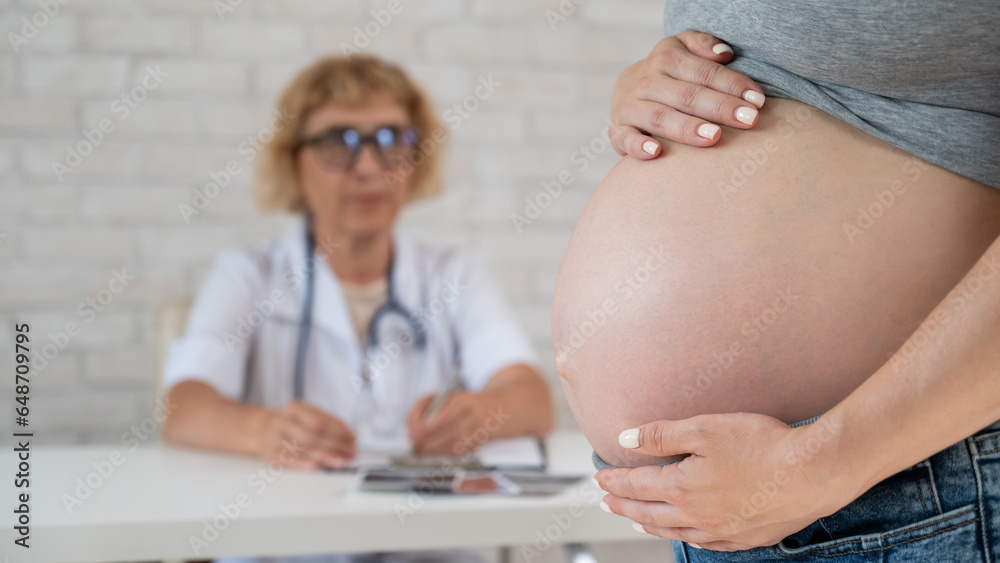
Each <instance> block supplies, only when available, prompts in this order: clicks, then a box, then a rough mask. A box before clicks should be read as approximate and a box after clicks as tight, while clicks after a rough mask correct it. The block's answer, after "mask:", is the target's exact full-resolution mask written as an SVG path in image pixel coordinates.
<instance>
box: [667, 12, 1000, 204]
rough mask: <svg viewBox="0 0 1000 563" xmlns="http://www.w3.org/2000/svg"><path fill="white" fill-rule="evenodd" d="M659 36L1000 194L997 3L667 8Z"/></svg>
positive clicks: (776, 93) (999, 23)
mask: <svg viewBox="0 0 1000 563" xmlns="http://www.w3.org/2000/svg"><path fill="white" fill-rule="evenodd" d="M664 28H665V31H666V34H667V35H668V36H669V35H674V34H677V33H680V32H681V31H684V30H685V29H695V30H698V31H702V32H705V33H710V34H712V35H714V36H716V37H718V38H720V39H722V40H723V41H725V42H726V43H728V44H729V45H730V46H732V48H733V51H734V53H735V57H734V59H733V61H732V62H731V63H729V65H728V66H729V68H731V69H732V70H734V71H736V72H739V73H740V74H743V75H746V76H748V77H750V78H751V79H753V80H754V81H755V82H757V84H759V85H760V87H761V88H763V90H764V93H765V94H767V95H769V96H776V97H780V98H790V99H793V100H798V101H801V102H803V103H806V104H809V105H811V106H814V107H816V108H819V109H821V110H823V111H825V112H827V113H829V114H830V115H833V116H834V117H837V118H839V119H841V120H843V121H845V122H847V123H849V124H851V125H854V126H855V127H857V128H859V129H861V130H863V131H865V132H867V133H870V134H871V135H874V136H875V137H878V138H879V139H882V140H883V141H886V142H888V143H890V144H892V145H895V146H896V147H899V148H900V149H902V150H904V151H907V152H909V153H911V154H914V155H916V156H919V157H920V158H923V159H924V160H927V161H928V162H932V163H934V164H937V165H938V166H941V167H942V168H946V169H948V170H952V171H954V172H957V173H958V174H961V175H963V176H967V177H969V178H972V179H974V180H978V181H980V182H983V183H984V184H988V185H990V186H993V187H995V188H1000V56H997V53H998V52H1000V2H998V1H996V0H947V1H940V2H938V1H934V0H913V1H899V0H897V1H885V0H880V1H877V2H857V1H847V0H790V1H788V2H764V1H747V0H686V1H676V0H668V1H667V5H666V9H665V10H664Z"/></svg>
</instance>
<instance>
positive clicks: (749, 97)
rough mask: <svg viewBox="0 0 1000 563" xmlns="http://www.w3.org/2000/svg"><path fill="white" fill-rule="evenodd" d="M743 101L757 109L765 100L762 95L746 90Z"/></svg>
mask: <svg viewBox="0 0 1000 563" xmlns="http://www.w3.org/2000/svg"><path fill="white" fill-rule="evenodd" d="M743 99H744V100H746V101H748V102H750V103H751V104H753V105H755V106H757V107H760V106H762V105H764V100H765V99H766V98H764V94H761V93H760V92H758V91H756V90H747V91H746V92H743Z"/></svg>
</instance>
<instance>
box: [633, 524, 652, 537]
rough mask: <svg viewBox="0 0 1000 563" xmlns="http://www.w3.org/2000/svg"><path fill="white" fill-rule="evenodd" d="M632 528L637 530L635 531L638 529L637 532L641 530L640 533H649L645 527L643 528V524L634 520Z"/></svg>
mask: <svg viewBox="0 0 1000 563" xmlns="http://www.w3.org/2000/svg"><path fill="white" fill-rule="evenodd" d="M632 529H633V530H635V531H637V532H639V533H640V534H648V533H649V532H647V531H646V530H645V529H643V527H642V524H640V523H638V522H632Z"/></svg>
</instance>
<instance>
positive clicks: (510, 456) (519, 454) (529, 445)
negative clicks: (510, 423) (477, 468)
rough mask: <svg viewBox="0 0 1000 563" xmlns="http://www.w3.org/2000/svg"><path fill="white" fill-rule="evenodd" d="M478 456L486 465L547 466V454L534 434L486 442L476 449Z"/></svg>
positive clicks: (538, 467) (480, 461)
mask: <svg viewBox="0 0 1000 563" xmlns="http://www.w3.org/2000/svg"><path fill="white" fill-rule="evenodd" d="M476 457H478V458H479V463H481V464H483V465H484V466H486V467H500V468H505V467H518V468H529V469H530V468H537V469H541V468H543V467H545V455H544V454H543V453H542V448H541V445H540V444H539V442H538V439H537V438H534V437H532V436H525V437H523V438H505V439H502V440H492V441H490V442H486V443H485V444H483V445H482V446H481V447H480V448H479V450H477V451H476Z"/></svg>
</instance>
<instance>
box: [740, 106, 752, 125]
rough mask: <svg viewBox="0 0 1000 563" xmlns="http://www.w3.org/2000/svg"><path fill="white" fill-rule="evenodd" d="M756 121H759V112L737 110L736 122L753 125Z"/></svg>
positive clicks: (748, 109)
mask: <svg viewBox="0 0 1000 563" xmlns="http://www.w3.org/2000/svg"><path fill="white" fill-rule="evenodd" d="M755 119H757V110H755V109H754V108H740V109H738V110H736V121H739V122H740V123H746V124H747V125H752V124H753V120H755Z"/></svg>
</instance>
